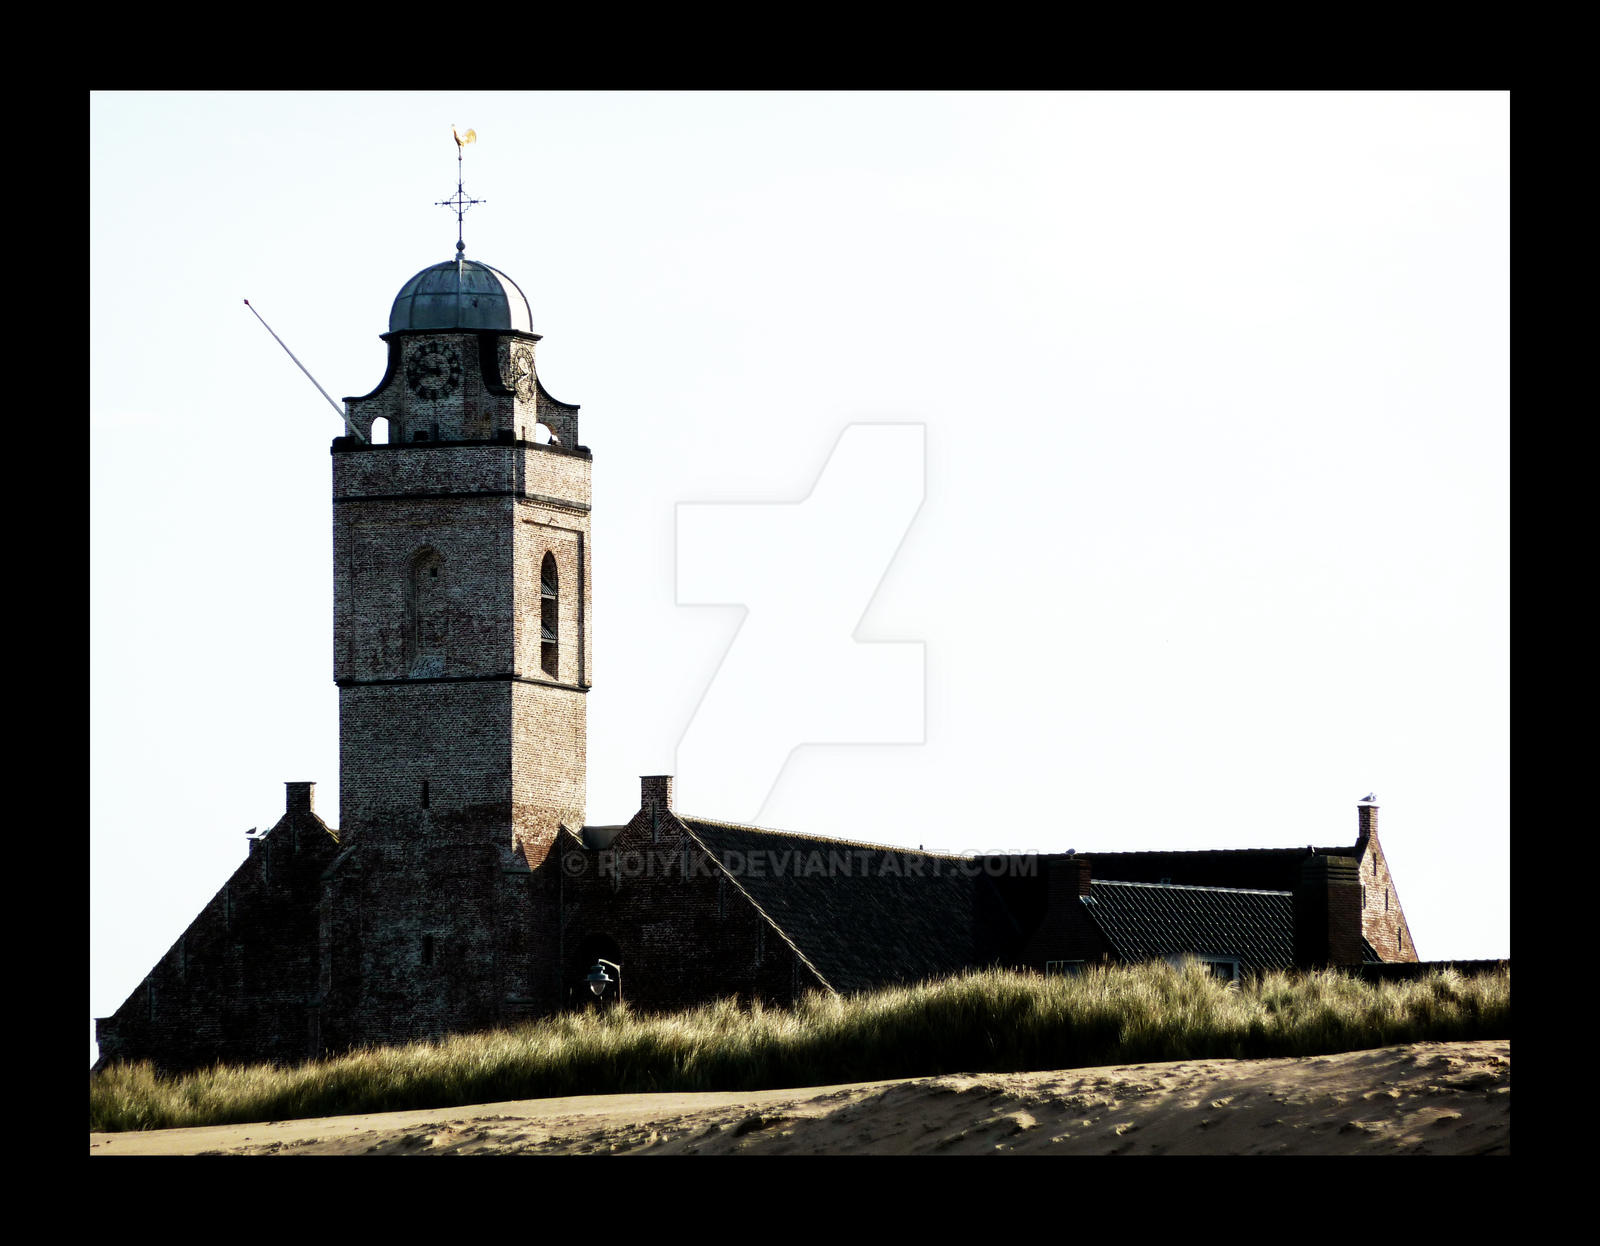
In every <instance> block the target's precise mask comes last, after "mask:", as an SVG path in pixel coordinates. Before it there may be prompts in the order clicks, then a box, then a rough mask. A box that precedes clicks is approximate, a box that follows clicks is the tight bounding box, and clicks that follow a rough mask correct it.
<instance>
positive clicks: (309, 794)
mask: <svg viewBox="0 0 1600 1246" xmlns="http://www.w3.org/2000/svg"><path fill="white" fill-rule="evenodd" d="M283 786H284V787H285V788H287V789H288V800H287V801H286V802H285V803H286V808H285V809H284V812H285V813H311V812H312V811H313V810H314V809H315V807H316V791H317V785H316V784H315V783H285V784H284V785H283Z"/></svg>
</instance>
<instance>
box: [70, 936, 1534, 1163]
mask: <svg viewBox="0 0 1600 1246" xmlns="http://www.w3.org/2000/svg"><path fill="white" fill-rule="evenodd" d="M1510 1036H1511V971H1510V969H1509V968H1506V969H1504V970H1502V971H1501V972H1499V973H1497V974H1487V975H1481V976H1475V977H1464V976H1463V975H1461V974H1459V973H1457V972H1455V971H1453V970H1444V971H1438V972H1435V973H1432V974H1430V975H1428V976H1426V977H1422V978H1416V979H1412V980H1409V981H1405V982H1380V983H1364V982H1362V981H1361V980H1359V979H1358V978H1353V977H1351V976H1349V975H1347V974H1344V973H1340V972H1338V971H1337V970H1327V971H1321V972H1316V973H1293V974H1290V973H1271V974H1266V975H1263V976H1262V977H1260V978H1257V979H1255V980H1253V981H1246V982H1244V983H1242V984H1240V985H1239V986H1237V987H1234V986H1229V985H1226V984H1224V983H1222V982H1219V981H1218V980H1217V979H1215V978H1213V977H1212V976H1211V975H1210V974H1208V973H1207V972H1206V971H1205V970H1204V968H1202V967H1201V966H1198V965H1187V966H1185V967H1183V968H1181V969H1179V968H1173V967H1172V966H1169V965H1166V964H1163V963H1161V962H1152V963H1150V964H1144V965H1135V966H1109V967H1099V968H1094V969H1090V970H1088V971H1087V972H1085V973H1082V974H1079V975H1077V976H1074V977H1048V978H1041V977H1038V976H1036V975H1033V974H1026V973H1015V972H1010V971H1006V970H986V971H980V972H973V973H968V974H964V975H962V976H960V977H956V978H947V979H942V980H939V981H933V982H923V983H919V984H917V985H915V986H902V987H891V988H888V989H885V990H881V991H875V992H872V993H870V994H863V995H857V996H852V997H848V998H841V997H839V996H834V995H820V994H818V995H809V996H807V997H805V998H804V999H802V1000H801V1001H800V1002H799V1003H798V1004H796V1005H795V1006H794V1007H793V1008H791V1009H782V1008H773V1007H768V1006H763V1005H762V1004H760V1003H759V1002H757V1003H750V1004H742V1003H740V1002H739V1001H738V1000H736V999H722V1000H718V1001H716V1002H715V1003H711V1004H706V1005H704V1006H702V1007H699V1008H694V1009H690V1010H688V1011H684V1012H678V1013H671V1014H664V1015H659V1016H647V1015H641V1014H638V1013H635V1012H633V1011H631V1010H630V1009H629V1008H627V1007H626V1006H625V1005H624V1006H621V1007H617V1008H614V1009H611V1010H609V1011H606V1012H584V1013H569V1014H564V1015H561V1016H555V1017H549V1018H546V1019H544V1020H540V1021H534V1022H529V1023H527V1024H524V1025H521V1026H518V1027H516V1028H513V1029H507V1030H494V1031H489V1032H485V1033H480V1034H465V1035H457V1036H454V1037H450V1038H445V1039H439V1040H436V1041H433V1042H422V1043H411V1044H408V1045H406V1046H401V1047H374V1048H365V1049H362V1050H358V1051H353V1052H350V1053H349V1054H347V1055H343V1056H338V1057H334V1058H330V1059H325V1060H316V1061H311V1062H309V1063H307V1064H303V1065H298V1066H295V1067H292V1068H282V1067H278V1066H274V1065H250V1066H228V1065H216V1066H214V1067H212V1068H209V1069H202V1070H198V1071H196V1072H192V1073H186V1074H182V1075H176V1076H167V1075H162V1074H159V1073H157V1072H156V1071H155V1070H154V1069H153V1068H152V1067H151V1065H150V1064H149V1063H148V1062H144V1063H137V1064H119V1065H113V1066H111V1067H109V1068H106V1069H104V1070H102V1071H101V1072H100V1073H98V1074H94V1075H92V1076H91V1077H90V1081H89V1128H90V1129H91V1130H106V1131H110V1130H126V1129H167V1128H173V1127H176V1126H187V1125H219V1124H230V1123H239V1122H245V1121H262V1120H293V1119H299V1118H304V1117H312V1116H339V1115H345V1114H351V1113H365V1112H394V1111H402V1110H406V1109H412V1108H429V1107H458V1106H464V1105H468V1104H475V1103H494V1102H498V1101H501V1100H507V1099H537V1098H549V1097H553V1096H565V1095H581V1094H611V1093H638V1092H649V1091H669V1090H670V1091H695V1090H754V1089H766V1088H772V1087H784V1086H818V1085H828V1084H832V1083H839V1082H861V1081H877V1080H881V1079H885V1078H893V1077H922V1076H933V1075H936V1074H941V1073H955V1072H980V1071H981V1072H1016V1071H1021V1070H1025V1069H1056V1068H1075V1067H1080V1068H1081V1067H1085V1066H1092V1065H1101V1064H1125V1063H1135V1062H1146V1061H1157V1060H1184V1059H1203V1058H1207V1057H1227V1058H1240V1059H1243V1058H1269V1057H1275V1056H1311V1055H1324V1054H1328V1053H1331V1052H1338V1051H1354V1050H1359V1049H1362V1048H1370V1047H1387V1046H1393V1045H1395V1044H1399V1043H1411V1042H1421V1041H1437V1042H1450V1041H1461V1040H1467V1039H1481V1038H1510Z"/></svg>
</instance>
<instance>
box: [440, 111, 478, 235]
mask: <svg viewBox="0 0 1600 1246" xmlns="http://www.w3.org/2000/svg"><path fill="white" fill-rule="evenodd" d="M450 133H451V134H453V135H454V136H455V140H456V193H455V194H453V195H451V196H450V198H448V199H437V200H435V201H434V206H435V207H439V208H454V209H455V210H456V259H458V260H459V259H460V258H461V257H462V255H463V254H464V253H465V252H466V249H467V244H466V243H465V242H463V241H462V238H461V218H462V216H463V215H465V213H466V211H467V209H468V208H470V207H471V206H472V205H473V204H475V203H486V202H488V201H487V200H484V199H468V198H467V193H466V191H464V190H463V189H462V188H461V186H462V170H461V153H462V152H463V151H464V150H465V149H466V146H467V144H468V143H475V142H477V141H478V132H477V131H476V130H468V131H467V132H466V133H465V134H462V133H461V132H460V131H459V130H457V129H456V128H455V126H453V125H452V126H451V127H450Z"/></svg>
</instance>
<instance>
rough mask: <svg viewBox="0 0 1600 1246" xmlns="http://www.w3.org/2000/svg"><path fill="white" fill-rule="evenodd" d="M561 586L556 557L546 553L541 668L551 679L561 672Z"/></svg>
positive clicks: (542, 583)
mask: <svg viewBox="0 0 1600 1246" xmlns="http://www.w3.org/2000/svg"><path fill="white" fill-rule="evenodd" d="M560 585H561V580H560V576H559V575H558V574H557V572H556V560H555V555H553V554H551V553H548V552H546V554H545V556H544V561H543V562H541V563H540V564H539V666H540V669H542V670H543V671H544V673H545V674H546V675H548V676H550V678H551V679H555V678H556V677H557V675H558V674H559V673H560V670H561V615H560V606H561V599H560V591H561V590H560Z"/></svg>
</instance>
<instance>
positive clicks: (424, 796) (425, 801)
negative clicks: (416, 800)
mask: <svg viewBox="0 0 1600 1246" xmlns="http://www.w3.org/2000/svg"><path fill="white" fill-rule="evenodd" d="M422 807H423V808H424V809H426V808H427V807H428V781H427V780H426V779H424V780H423V781H422Z"/></svg>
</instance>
